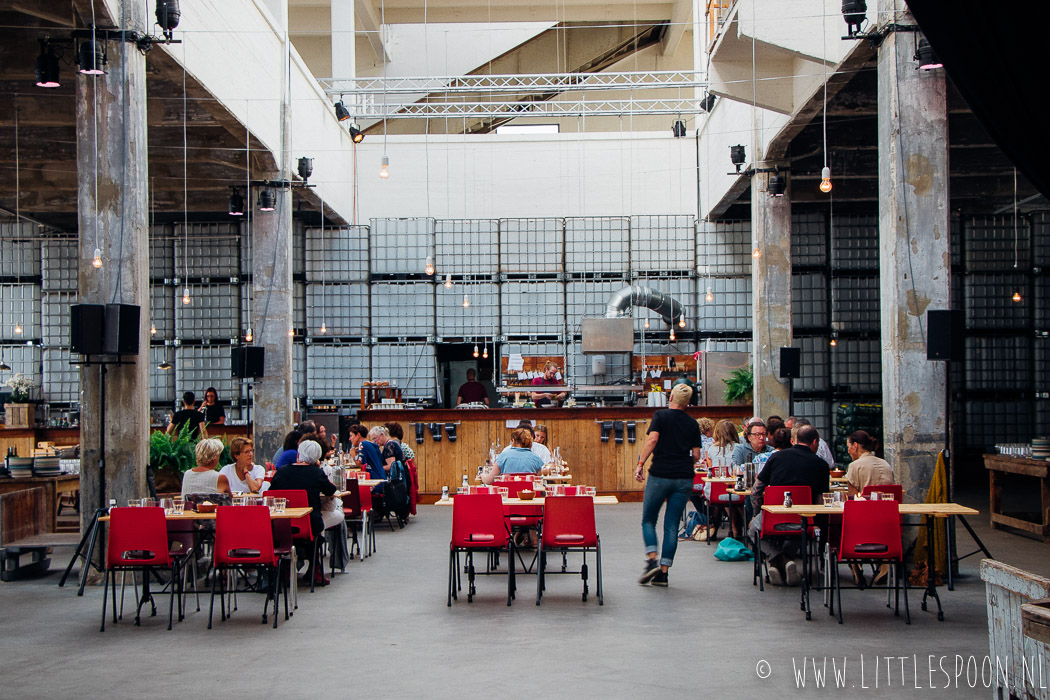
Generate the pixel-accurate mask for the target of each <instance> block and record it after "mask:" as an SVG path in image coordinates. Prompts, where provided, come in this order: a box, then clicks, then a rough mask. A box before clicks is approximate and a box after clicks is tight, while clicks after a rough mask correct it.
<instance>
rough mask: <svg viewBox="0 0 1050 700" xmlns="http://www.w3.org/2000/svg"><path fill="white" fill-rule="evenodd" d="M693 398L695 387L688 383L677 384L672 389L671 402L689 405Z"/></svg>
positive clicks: (682, 405)
mask: <svg viewBox="0 0 1050 700" xmlns="http://www.w3.org/2000/svg"><path fill="white" fill-rule="evenodd" d="M691 398H693V388H692V387H691V386H689V385H688V384H676V385H675V386H674V388H673V389H671V403H673V404H675V405H676V406H681V407H685V406H688V405H689V399H691Z"/></svg>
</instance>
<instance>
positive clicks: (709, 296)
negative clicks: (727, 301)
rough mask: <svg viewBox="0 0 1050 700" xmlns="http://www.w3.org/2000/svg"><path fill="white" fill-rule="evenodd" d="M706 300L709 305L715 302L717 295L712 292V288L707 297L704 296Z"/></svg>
mask: <svg viewBox="0 0 1050 700" xmlns="http://www.w3.org/2000/svg"><path fill="white" fill-rule="evenodd" d="M704 300H705V301H707V303H709V304H710V303H711V302H712V301H714V300H715V295H714V294H713V293H712V292H711V288H710V287H708V288H707V295H706V296H704Z"/></svg>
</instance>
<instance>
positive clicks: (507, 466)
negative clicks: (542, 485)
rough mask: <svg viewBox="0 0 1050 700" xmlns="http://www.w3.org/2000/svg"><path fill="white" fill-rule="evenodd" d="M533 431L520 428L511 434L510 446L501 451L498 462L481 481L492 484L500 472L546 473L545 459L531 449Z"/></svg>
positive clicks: (483, 475) (484, 474)
mask: <svg viewBox="0 0 1050 700" xmlns="http://www.w3.org/2000/svg"><path fill="white" fill-rule="evenodd" d="M531 447H532V431H531V430H528V429H526V428H518V429H517V430H515V431H514V432H512V433H511V434H510V447H509V448H508V449H506V450H504V451H503V452H500V453H499V455H498V456H497V457H496V464H495V466H493V467H490V468H489V469H488V470H487V471H486V472H484V473H482V475H481V483H483V484H486V485H491V484H492V482H493V481H495V479H496V477H497V476H499V475H500V474H546V473H547V471H548V469H547V467H544V466H543V460H542V459H540V458H539V457H537V456H536V454H535V453H534V452H533V451H532V450H531V449H530V448H531Z"/></svg>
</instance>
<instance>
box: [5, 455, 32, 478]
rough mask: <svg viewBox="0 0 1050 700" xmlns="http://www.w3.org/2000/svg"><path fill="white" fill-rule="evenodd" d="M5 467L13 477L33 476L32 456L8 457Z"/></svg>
mask: <svg viewBox="0 0 1050 700" xmlns="http://www.w3.org/2000/svg"><path fill="white" fill-rule="evenodd" d="M7 468H8V469H9V470H10V471H11V476H12V477H14V478H15V479H25V478H27V477H30V476H33V458H32V457H8V458H7Z"/></svg>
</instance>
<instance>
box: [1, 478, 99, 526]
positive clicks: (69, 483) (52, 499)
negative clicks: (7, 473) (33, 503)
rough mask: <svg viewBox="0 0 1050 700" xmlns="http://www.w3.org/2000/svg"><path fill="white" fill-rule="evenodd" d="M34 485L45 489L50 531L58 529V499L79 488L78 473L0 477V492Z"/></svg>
mask: <svg viewBox="0 0 1050 700" xmlns="http://www.w3.org/2000/svg"><path fill="white" fill-rule="evenodd" d="M36 486H40V487H43V488H44V489H45V490H46V491H47V496H46V499H47V502H48V517H49V519H50V522H51V532H54V531H55V530H57V529H58V499H59V497H60V496H61V495H62V494H64V493H76V492H77V491H79V490H80V475H79V474H62V475H61V476H30V477H26V478H24V479H0V493H12V492H14V491H22V490H25V489H31V488H34V487H36Z"/></svg>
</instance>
